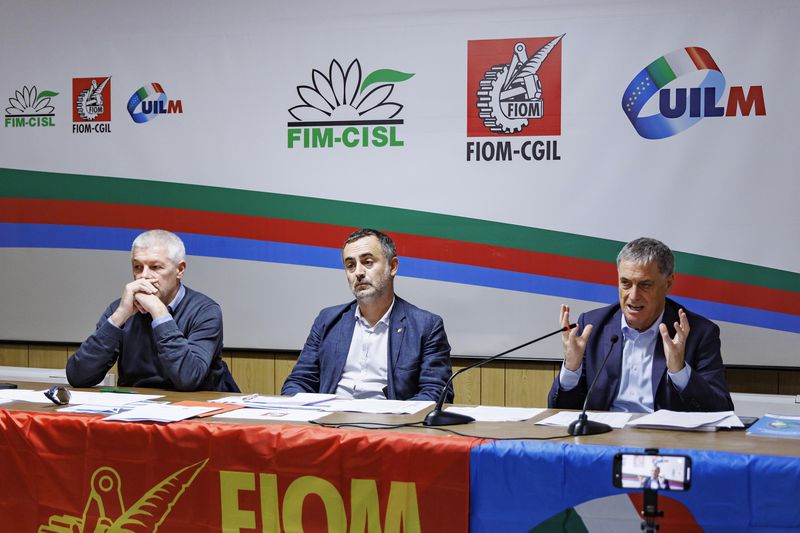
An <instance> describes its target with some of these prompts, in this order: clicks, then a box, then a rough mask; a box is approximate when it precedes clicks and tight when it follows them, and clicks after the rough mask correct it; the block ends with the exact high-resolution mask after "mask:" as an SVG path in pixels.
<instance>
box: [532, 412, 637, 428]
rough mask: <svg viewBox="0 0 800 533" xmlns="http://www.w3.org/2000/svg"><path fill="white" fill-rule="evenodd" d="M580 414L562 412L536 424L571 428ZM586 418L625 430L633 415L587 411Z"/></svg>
mask: <svg viewBox="0 0 800 533" xmlns="http://www.w3.org/2000/svg"><path fill="white" fill-rule="evenodd" d="M578 416H580V413H578V412H575V411H560V412H558V413H556V414H554V415H553V416H549V417H547V418H545V419H544V420H539V421H538V422H536V424H537V425H540V426H565V427H566V426H569V425H570V424H572V423H573V422H574V421H576V420H577V419H578ZM586 416H587V417H588V418H589V420H592V421H594V422H601V423H603V424H608V425H609V426H611V427H612V428H618V429H619V428H624V427H625V424H626V423H627V422H628V420H630V418H631V414H630V413H606V412H601V413H598V412H594V411H586Z"/></svg>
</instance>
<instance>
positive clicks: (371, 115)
mask: <svg viewBox="0 0 800 533" xmlns="http://www.w3.org/2000/svg"><path fill="white" fill-rule="evenodd" d="M413 75H414V74H409V73H406V72H400V71H398V70H393V69H379V70H375V71H373V72H371V73H369V74H367V75H366V76H365V77H363V78H362V74H361V63H359V61H358V60H357V59H356V60H354V61H353V62H352V63H350V66H349V67H347V70H346V71H345V70H344V69H343V68H342V66H341V65H340V64H339V62H338V61H336V60H335V59H334V60H333V61H331V64H330V67H329V68H328V75H327V76H326V75H325V74H323V73H322V72H321V71H319V70H317V69H314V70H312V71H311V85H298V86H297V95H298V96H299V97H300V100H301V101H302V102H303V103H302V104H300V105H296V106H294V107H292V108H291V109H289V114H290V115H291V116H292V117H293V118H294V119H296V121H293V122H288V123H287V126H288V130H287V138H288V147H289V148H335V147H338V146H344V147H346V148H359V147H361V148H370V147H373V148H385V147H397V146H403V144H404V143H403V140H402V139H401V138H400V134H399V130H398V127H399V126H400V125H402V124H403V119H401V118H396V117H397V116H398V115H399V114H400V111H402V110H403V106H402V105H400V104H398V103H396V102H392V101H389V97H390V96H391V95H392V92H393V91H394V88H395V85H396V84H398V83H401V82H404V81H406V80H408V79H409V78H411V77H412V76H413Z"/></svg>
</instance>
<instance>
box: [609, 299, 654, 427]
mask: <svg viewBox="0 0 800 533" xmlns="http://www.w3.org/2000/svg"><path fill="white" fill-rule="evenodd" d="M663 317H664V312H663V311H662V312H661V314H660V315H659V316H658V318H657V319H656V321H655V322H653V325H651V326H650V327H649V328H647V329H646V330H644V331H641V332H640V331H636V330H635V329H634V328H632V327H630V326H628V322H627V321H626V320H625V314H624V313H623V314H622V318H621V324H620V326H621V329H622V373H621V375H620V380H619V381H620V383H619V390H618V391H617V397H616V398H614V401H613V402H611V409H610V410H611V411H624V412H627V413H652V412H653V405H654V401H653V354H654V352H655V349H656V339H657V338H658V336H659V335H660V333H659V331H658V327H659V325H660V324H661V319H662V318H663Z"/></svg>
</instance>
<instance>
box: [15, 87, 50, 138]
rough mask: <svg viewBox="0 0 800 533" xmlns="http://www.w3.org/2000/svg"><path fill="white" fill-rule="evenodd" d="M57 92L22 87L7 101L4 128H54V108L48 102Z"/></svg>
mask: <svg viewBox="0 0 800 533" xmlns="http://www.w3.org/2000/svg"><path fill="white" fill-rule="evenodd" d="M54 96H58V93H57V92H53V91H42V92H39V90H38V89H37V88H36V86H35V85H31V86H30V87H28V86H27V85H24V86H23V87H22V89H21V90H18V91H14V96H12V97H11V98H9V99H8V103H9V106H8V107H7V108H6V115H5V121H4V125H5V127H6V128H26V127H28V128H43V127H52V126H55V122H54V117H55V107H54V106H52V105H50V101H51V99H52V98H53V97H54Z"/></svg>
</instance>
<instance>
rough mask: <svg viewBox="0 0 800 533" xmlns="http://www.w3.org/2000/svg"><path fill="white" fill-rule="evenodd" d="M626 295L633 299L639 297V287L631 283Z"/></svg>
mask: <svg viewBox="0 0 800 533" xmlns="http://www.w3.org/2000/svg"><path fill="white" fill-rule="evenodd" d="M628 295H629V297H630V299H631V300H634V301H635V300H636V299H637V298H638V297H639V288H638V287H637V286H636V285H632V286H631V290H630V292H629V293H628Z"/></svg>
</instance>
